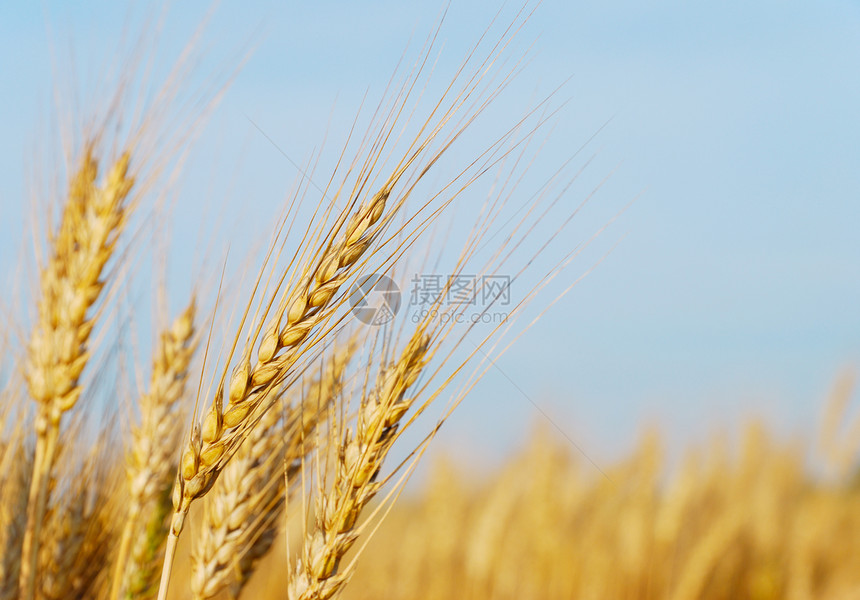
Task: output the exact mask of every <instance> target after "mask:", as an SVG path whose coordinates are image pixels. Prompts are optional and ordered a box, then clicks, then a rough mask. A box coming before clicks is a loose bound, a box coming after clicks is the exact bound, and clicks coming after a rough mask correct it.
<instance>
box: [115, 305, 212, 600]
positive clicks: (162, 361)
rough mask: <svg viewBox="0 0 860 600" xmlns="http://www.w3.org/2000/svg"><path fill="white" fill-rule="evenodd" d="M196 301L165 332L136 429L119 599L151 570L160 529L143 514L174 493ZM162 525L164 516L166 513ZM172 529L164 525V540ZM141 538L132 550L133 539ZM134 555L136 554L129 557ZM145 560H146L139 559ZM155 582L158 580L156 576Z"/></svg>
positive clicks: (117, 583) (118, 561) (154, 511)
mask: <svg viewBox="0 0 860 600" xmlns="http://www.w3.org/2000/svg"><path fill="white" fill-rule="evenodd" d="M194 317H195V302H194V299H192V300H191V302H190V303H189V305H188V307H187V308H186V309H185V311H184V312H183V313H182V314H181V315H180V316H179V317H177V318H176V320H175V321H174V322H173V324H172V326H171V327H170V329H168V330H167V331H164V332H162V333H161V336H160V339H159V341H158V345H157V348H156V350H155V356H154V357H153V363H152V376H151V379H150V385H149V391H148V392H147V393H146V394H144V395H143V396H141V398H140V400H139V406H140V415H141V418H140V425H139V426H138V427H136V428H134V431H133V446H132V449H131V452H130V453H129V454H128V456H127V466H126V470H127V474H128V482H129V496H128V503H127V513H126V515H125V518H124V526H123V531H122V537H121V540H120V545H119V551H118V554H117V559H116V564H115V565H114V570H113V578H112V582H111V598H112V599H113V600H118V599H119V598H121V597H123V595H124V593H125V591H126V590H127V589H129V586H130V585H131V584H132V583H134V584H135V586H136V587H138V588H140V587H141V585H140V583H141V580H143V579H146V577H145V574H149V575H150V576H151V574H152V564H151V562H150V561H151V558H152V555H157V554H158V551H157V548H156V550H155V551H154V552H152V551H151V549H152V548H151V546H152V544H153V543H154V542H156V545H158V543H157V540H155V539H151V538H152V537H158V536H157V530H158V529H159V527H158V524H157V523H156V522H146V521H144V522H141V517H142V516H143V517H146V518H150V515H153V516H155V515H158V513H159V508H160V504H161V503H162V502H163V499H164V498H165V494H166V495H167V498H169V497H170V490H171V488H172V486H173V476H174V474H175V473H176V467H177V465H178V461H177V459H176V456H177V454H178V450H179V444H180V440H181V435H182V428H183V424H182V422H183V415H182V411H181V410H180V404H181V400H182V398H183V396H184V394H185V387H186V383H187V381H188V370H189V367H190V365H191V360H192V358H193V355H194V350H195V347H196V344H195V341H194V330H195V328H194ZM161 521H162V525H163V523H164V519H163V517H162V519H161ZM166 535H167V528H166V527H163V533H162V534H161V536H160V537H161V541H162V542H163V541H164V539H165V538H166ZM133 540H137V542H138V543H137V545H136V548H135V550H134V551H133V552H132V542H133ZM129 558H130V559H131V560H129ZM140 561H143V562H140ZM151 583H152V585H151V586H149V587H151V588H154V587H155V583H156V582H151Z"/></svg>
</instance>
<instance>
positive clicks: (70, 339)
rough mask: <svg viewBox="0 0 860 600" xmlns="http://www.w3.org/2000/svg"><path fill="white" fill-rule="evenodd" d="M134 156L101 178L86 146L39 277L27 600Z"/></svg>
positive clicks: (31, 363) (30, 378) (31, 374)
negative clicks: (63, 428)
mask: <svg viewBox="0 0 860 600" xmlns="http://www.w3.org/2000/svg"><path fill="white" fill-rule="evenodd" d="M130 161H131V157H130V154H128V153H123V154H121V155H120V156H119V158H117V159H116V160H115V161H114V162H113V164H112V165H111V166H110V168H109V170H108V172H107V176H106V177H105V179H104V181H103V182H102V183H101V184H99V183H97V179H98V172H99V167H98V162H97V160H96V158H95V153H94V148H93V146H92V144H88V145H87V146H86V147H85V151H84V154H83V157H82V158H81V162H80V166H79V167H78V170H77V172H76V173H75V175H74V176H73V177H72V180H71V182H70V184H69V193H68V199H67V201H66V204H65V208H64V210H63V214H62V217H61V220H60V225H59V229H58V231H57V234H56V236H55V237H54V238H53V240H52V243H51V252H50V256H49V257H48V262H47V264H46V265H45V266H44V268H43V269H42V272H41V277H40V286H41V297H40V299H39V302H38V308H39V310H38V320H37V322H36V325H35V327H34V328H33V332H32V335H31V337H30V343H29V346H28V352H27V364H26V366H25V368H24V376H25V378H26V380H27V387H28V389H29V391H30V395H31V396H32V398H33V399H34V400H35V401H36V404H37V411H36V423H35V427H36V456H35V461H34V469H33V477H32V480H31V485H30V494H29V500H28V504H27V528H26V532H25V535H24V544H23V559H22V563H21V598H22V599H24V600H31V599H32V598H33V596H34V594H35V581H36V566H37V560H38V554H39V536H40V532H41V527H42V521H43V518H44V515H45V509H46V507H47V505H48V494H49V485H50V483H49V482H50V478H51V471H52V469H53V465H54V462H55V460H56V453H57V445H58V438H59V434H60V420H61V418H62V416H63V413H65V412H66V411H68V410H70V409H71V408H72V407H73V406H74V405H75V403H76V402H77V400H78V398H79V397H80V395H81V387H80V385H79V380H80V377H81V373H82V372H83V370H84V367H86V364H87V360H88V359H89V339H90V334H91V333H92V330H93V326H94V324H95V318H94V316H93V314H92V313H93V310H94V306H95V305H96V303H97V301H98V300H99V297H100V296H101V294H102V290H103V288H104V286H105V282H104V280H103V271H104V269H105V266H106V265H107V263H108V261H109V260H110V258H111V256H112V254H113V251H114V249H115V248H116V245H117V239H118V236H119V234H120V232H121V231H122V229H123V225H124V224H125V222H126V218H127V214H126V212H127V208H128V206H127V203H126V200H127V199H128V198H129V192H130V191H131V189H132V186H133V185H134V175H133V173H132V171H131V170H130Z"/></svg>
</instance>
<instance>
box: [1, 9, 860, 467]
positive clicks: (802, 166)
mask: <svg viewBox="0 0 860 600" xmlns="http://www.w3.org/2000/svg"><path fill="white" fill-rule="evenodd" d="M39 4H41V5H42V6H41V7H39ZM415 4H416V5H417V3H415ZM75 5H76V8H74V9H72V8H68V7H66V6H64V5H63V4H62V3H59V2H52V1H48V2H44V3H36V4H35V5H34V4H31V3H23V2H22V3H5V4H4V5H3V7H2V8H0V103H2V106H3V108H4V110H2V111H0V131H2V132H4V135H3V136H2V137H1V138H0V180H2V181H4V186H3V190H2V191H0V203H2V204H0V207H2V208H0V211H2V212H0V214H2V223H0V235H2V238H0V269H2V274H3V277H4V280H11V279H13V278H14V270H13V265H14V264H15V262H16V260H15V259H16V253H17V252H18V248H19V247H20V245H19V241H20V235H21V230H22V222H23V221H22V219H23V216H22V215H23V214H24V213H25V212H26V211H25V210H24V209H23V207H24V206H25V202H26V198H27V196H26V192H25V190H26V185H25V184H26V180H25V176H24V174H25V173H26V171H25V167H26V166H27V165H31V164H33V156H34V151H33V149H34V148H38V147H44V146H45V145H46V144H54V143H55V141H56V140H55V138H54V137H52V132H51V131H50V130H49V129H50V128H49V127H48V126H47V125H46V123H48V122H49V121H48V117H49V116H50V115H51V110H52V109H51V105H50V92H51V57H50V53H49V51H48V50H47V48H48V46H47V44H46V41H47V40H48V39H53V40H54V45H55V47H58V48H60V49H61V50H58V54H59V56H60V60H59V61H58V62H59V63H62V64H66V65H68V64H73V65H76V72H77V73H79V78H80V84H81V87H82V88H84V90H86V89H87V86H88V84H89V83H91V82H93V81H98V70H97V69H93V68H92V65H94V64H98V61H99V60H104V59H105V57H106V56H110V52H111V50H112V49H114V48H116V47H117V44H118V39H119V36H120V33H119V31H120V27H119V25H120V24H121V23H123V22H124V21H125V20H126V19H130V20H131V22H132V23H137V22H139V16H140V14H139V13H133V14H132V16H131V17H128V13H127V10H126V9H125V8H123V7H119V6H116V5H114V4H113V3H107V2H80V3H75ZM496 6H497V4H496V3H492V2H484V3H480V2H461V1H456V0H455V2H454V3H453V5H452V6H451V8H450V10H449V14H448V17H447V20H446V24H445V26H444V28H443V33H442V37H443V41H444V48H443V54H442V56H441V57H440V59H439V66H438V69H439V70H440V72H444V71H445V69H450V68H452V66H453V65H454V64H455V63H456V61H457V59H458V58H459V55H458V49H460V50H462V48H464V47H466V45H467V44H468V43H470V42H471V41H473V40H474V39H475V36H476V35H477V34H478V33H479V32H480V31H481V29H482V28H483V26H484V25H485V24H486V23H487V22H488V20H489V19H490V18H491V17H492V15H493V14H494V12H495V10H496ZM440 8H441V4H438V5H437V4H436V3H432V2H431V3H423V4H422V5H421V6H413V5H412V3H402V2H380V3H350V2H324V1H323V2H316V3H297V2H285V3H275V2H260V3H255V2H243V3H238V2H230V1H226V0H225V1H224V2H222V3H221V5H220V6H218V7H217V8H216V10H215V13H214V17H213V20H212V23H211V25H210V27H209V28H208V30H207V34H206V36H205V43H204V45H208V46H209V47H210V57H215V58H214V59H212V60H221V59H222V58H223V59H224V60H228V59H229V58H230V57H232V56H235V54H236V53H237V51H239V50H241V49H242V48H246V47H248V45H254V46H255V50H254V52H253V54H252V55H251V57H250V59H249V61H248V63H247V65H246V66H245V68H244V69H243V70H242V72H241V73H240V75H239V76H238V77H237V78H236V80H235V82H234V83H233V85H232V86H231V87H230V89H229V90H228V92H227V94H226V96H225V98H224V100H223V102H222V103H221V105H220V107H219V109H218V111H217V112H216V113H215V114H214V115H213V117H212V118H211V119H210V121H209V123H208V125H207V128H206V133H205V134H204V135H203V136H202V137H201V139H200V142H199V144H198V147H197V148H196V152H197V153H196V155H195V157H196V158H195V159H194V160H193V161H192V164H191V165H190V166H189V174H188V181H189V183H186V185H185V186H184V187H183V188H182V190H183V192H180V194H179V196H180V200H179V203H180V204H179V206H178V207H177V209H176V213H177V217H178V219H179V220H180V222H188V221H192V220H193V219H194V215H195V214H198V213H199V212H200V211H202V210H206V209H205V207H206V206H207V205H210V203H211V197H210V196H208V194H210V193H212V194H214V197H216V198H217V201H218V202H219V203H224V207H225V208H224V210H225V211H226V213H227V214H228V215H234V216H235V217H237V218H238V219H239V221H240V222H242V223H243V224H244V223H245V221H244V220H247V219H248V217H247V215H246V214H244V213H245V212H247V211H243V210H242V207H243V206H247V203H248V202H251V201H253V202H254V203H255V205H256V206H258V207H260V208H261V210H263V212H265V210H269V211H270V212H269V213H268V214H276V211H277V207H278V205H279V202H280V201H282V199H283V197H284V191H285V190H286V188H287V187H288V185H289V184H290V183H291V182H292V181H293V180H294V177H295V170H294V169H293V167H292V166H291V165H290V164H289V163H288V162H286V161H285V159H284V158H283V157H282V156H280V154H278V152H277V151H276V150H274V149H273V148H272V146H271V144H269V142H267V141H266V140H265V139H263V138H262V136H261V135H260V134H259V132H258V131H256V129H255V128H254V127H253V126H252V125H251V124H250V122H249V118H250V119H252V120H253V121H254V122H255V123H257V124H258V125H259V126H260V127H261V128H262V129H264V130H265V131H266V133H267V134H268V135H270V137H272V138H273V139H274V140H276V141H277V142H278V145H279V146H281V147H282V148H283V149H284V150H285V152H287V153H288V154H289V155H290V156H291V157H292V158H293V159H295V160H297V161H299V162H301V161H303V160H306V159H307V157H308V156H310V154H311V153H312V152H313V151H314V149H318V148H319V146H320V143H321V140H322V138H323V136H325V135H327V136H328V140H329V142H328V143H329V144H330V148H331V149H334V148H338V147H339V145H338V144H337V143H336V142H337V140H338V139H339V136H343V135H344V133H345V127H346V126H347V125H348V123H349V121H350V119H351V118H352V116H353V114H354V107H356V106H357V105H358V103H359V102H360V101H361V99H362V97H363V95H364V94H365V93H366V92H367V91H368V90H370V94H371V95H372V94H373V93H374V92H375V93H377V94H379V93H381V91H382V89H383V88H384V85H385V83H386V81H387V78H388V76H389V75H390V73H391V71H392V69H393V68H394V66H395V64H396V61H397V58H398V57H399V56H400V55H401V53H402V52H403V51H404V49H405V48H406V47H407V45H408V44H409V43H410V40H411V41H412V44H413V47H414V45H415V40H420V39H423V36H424V35H425V34H426V33H427V32H428V31H430V29H431V28H432V26H433V24H434V23H435V20H436V19H437V17H438V15H439V11H440ZM206 10H207V6H206V4H204V3H198V2H188V3H176V5H175V6H173V7H172V8H171V9H170V11H169V13H168V18H167V21H166V26H165V29H164V32H163V33H162V37H161V42H160V51H163V52H164V54H165V55H169V54H170V53H171V52H175V51H176V50H177V49H178V48H180V47H181V46H182V45H183V44H184V43H185V41H186V40H187V39H188V36H189V35H190V33H191V32H192V31H193V28H194V26H195V24H196V23H197V22H198V21H199V19H200V17H201V15H203V14H204V13H205V12H206ZM505 10H506V13H505V14H511V7H507V8H506V9H505ZM46 23H50V27H48V26H47V25H46ZM413 32H414V33H413ZM518 43H519V42H518ZM532 43H533V50H532V55H531V61H530V64H529V66H528V69H527V71H526V72H525V73H524V74H523V76H522V77H521V78H520V79H519V80H518V81H517V82H516V85H515V86H513V90H512V91H511V92H510V93H509V94H508V95H507V96H506V97H505V98H504V99H503V100H502V101H501V102H502V104H501V105H500V113H499V114H504V113H505V111H506V110H510V111H511V114H517V112H516V111H522V110H523V107H524V106H527V105H528V103H529V102H534V100H535V98H539V97H541V96H543V95H545V94H547V93H549V92H550V91H551V90H553V89H554V88H555V87H556V86H557V85H559V84H560V83H561V82H563V81H565V80H568V81H567V83H566V84H565V86H564V88H563V90H562V92H561V95H562V96H563V97H564V98H565V99H567V104H566V105H565V107H564V109H563V111H562V112H561V113H560V114H559V116H558V117H557V118H556V119H555V120H554V122H553V130H552V137H551V139H550V141H549V142H548V143H547V146H546V149H545V151H544V153H543V155H542V156H543V158H545V159H546V160H545V161H542V162H541V163H540V164H538V165H537V166H536V167H535V169H534V173H533V175H534V176H535V178H536V179H538V180H539V179H540V177H541V176H544V177H546V176H548V174H549V173H551V172H552V168H553V167H554V166H556V165H557V164H558V162H560V161H561V160H563V159H564V158H566V157H567V156H569V155H570V154H571V153H572V152H573V151H574V150H575V149H576V148H578V147H579V146H580V145H581V144H582V143H584V142H585V141H586V140H587V139H588V138H589V137H591V135H592V134H593V133H595V132H596V131H597V130H598V129H599V128H600V127H601V126H602V125H603V124H604V123H606V122H607V121H609V124H608V125H607V126H606V127H605V128H604V129H602V130H601V132H600V133H599V135H598V136H597V137H596V139H595V140H594V141H593V142H592V143H591V144H590V146H589V148H590V151H592V152H595V153H597V156H596V158H595V160H594V161H593V162H592V164H591V165H590V166H589V168H588V172H587V176H586V179H585V180H584V182H583V185H582V186H581V187H578V188H576V189H575V190H573V191H572V192H571V193H572V194H573V197H572V199H571V201H574V200H576V201H578V200H579V199H581V197H582V195H584V194H585V193H587V190H588V189H590V188H589V186H590V185H592V184H594V183H596V182H597V181H599V180H601V179H602V178H603V177H604V176H605V175H607V174H608V173H610V172H612V177H611V178H610V180H609V182H608V183H607V184H606V185H605V186H604V187H603V188H602V189H601V191H600V193H599V194H598V195H597V197H596V198H595V199H594V200H593V201H592V203H591V204H590V206H589V210H588V211H586V214H584V215H583V217H582V219H581V221H579V222H578V224H577V226H576V227H575V228H574V230H573V232H572V234H571V235H572V236H577V235H578V236H585V235H588V234H589V233H590V232H593V231H594V230H596V229H597V228H599V227H600V226H601V225H602V224H603V223H605V222H606V220H608V219H609V218H611V217H612V216H613V215H614V214H615V213H616V211H618V210H619V209H620V208H621V207H622V206H624V205H625V204H627V203H628V202H629V201H630V200H632V199H634V198H637V200H636V202H635V203H634V204H633V205H632V207H631V208H630V209H629V210H627V211H626V212H625V213H624V214H623V215H622V216H621V217H620V219H619V220H618V221H617V222H616V223H614V224H613V226H612V227H610V228H609V230H608V231H607V232H606V233H605V234H604V235H603V236H601V239H600V241H599V243H598V244H597V248H596V249H595V251H594V253H593V255H586V256H585V257H584V258H583V260H582V261H580V262H578V263H575V264H574V265H572V268H571V270H570V272H569V277H576V276H578V275H579V274H581V273H582V272H584V271H585V270H587V269H588V268H589V267H590V266H592V265H593V263H594V261H596V260H597V259H598V258H599V257H600V256H601V255H602V254H603V253H604V252H606V251H607V250H608V249H609V248H611V247H613V246H615V244H616V243H617V244H618V245H617V247H615V249H614V250H613V251H612V252H611V254H610V255H609V257H608V258H607V259H606V260H605V261H603V262H602V263H601V264H600V265H599V266H598V267H597V268H596V269H595V270H594V271H593V272H592V273H591V274H589V275H588V277H586V279H585V280H584V281H583V282H582V283H581V284H580V285H578V286H577V287H576V288H575V289H574V291H573V292H572V293H571V294H570V295H568V296H567V297H565V298H564V299H563V300H562V301H561V302H559V303H558V304H557V305H556V306H555V307H553V309H552V310H551V311H550V313H549V314H548V315H547V317H546V318H545V319H544V320H543V321H542V322H541V323H539V324H538V325H537V326H535V327H534V328H533V329H532V330H531V331H530V332H529V333H528V334H526V335H525V336H524V337H523V338H522V340H521V341H520V343H519V344H518V345H517V347H515V348H514V349H512V350H511V351H510V352H509V353H508V354H507V355H505V356H504V357H503V358H502V359H500V361H499V366H500V368H501V369H503V370H504V372H505V376H502V375H501V374H499V373H494V372H492V371H491V372H490V373H488V376H487V378H486V379H485V381H484V382H483V383H482V384H481V385H480V386H479V387H478V388H477V389H476V390H475V393H474V394H473V395H472V397H470V398H469V400H468V401H467V402H466V404H464V405H463V406H462V407H461V410H460V411H459V413H458V414H457V415H456V416H455V417H454V418H453V419H452V421H451V423H450V424H449V427H448V429H447V430H446V431H445V433H444V435H443V438H444V439H446V440H448V443H451V444H468V445H470V446H471V447H473V448H477V449H479V451H480V452H482V453H483V454H484V455H485V456H487V457H488V458H490V459H492V458H493V457H494V456H498V455H499V454H501V453H504V452H505V451H506V449H509V448H510V447H511V446H512V445H513V444H514V443H515V442H516V441H517V440H520V439H522V438H523V436H524V435H525V432H526V431H527V429H528V426H527V424H528V423H529V422H531V421H534V422H538V421H540V420H542V419H543V417H542V416H541V415H540V414H539V413H538V411H537V410H535V408H534V406H533V405H532V402H533V403H535V404H537V405H539V406H540V407H541V409H542V410H543V411H544V412H546V413H547V414H549V415H551V417H552V419H553V420H554V421H555V422H556V423H557V424H558V425H559V427H561V428H562V429H564V430H565V431H566V432H567V433H568V435H570V436H571V437H572V438H573V439H575V440H577V442H578V443H579V445H580V446H582V447H583V448H585V449H586V451H588V452H589V453H590V454H593V455H594V456H595V457H598V459H599V458H601V457H604V456H607V455H612V454H614V453H615V450H616V449H618V448H627V447H629V446H630V444H631V443H632V440H633V439H634V437H635V435H636V432H637V431H638V429H639V427H641V425H642V424H643V423H657V424H660V425H662V426H664V428H665V429H666V430H667V432H668V433H669V437H670V439H673V440H675V441H678V442H679V443H680V442H686V441H690V440H693V439H696V438H698V437H700V436H701V435H703V434H704V433H705V432H707V431H710V430H712V429H713V428H715V427H718V426H719V425H720V424H730V423H732V422H735V421H736V420H737V419H739V418H740V417H741V416H743V415H745V414H747V413H759V414H763V415H765V416H766V417H767V418H768V419H769V420H770V421H772V422H774V423H775V424H776V426H777V427H778V428H780V430H782V431H797V430H799V431H810V429H811V427H812V424H814V423H815V419H816V418H817V415H818V414H819V412H820V407H821V402H822V400H823V397H824V396H825V394H826V392H827V390H828V388H829V386H830V384H831V383H832V381H833V379H834V377H835V375H836V374H837V373H838V372H839V371H840V369H842V368H845V367H848V366H852V365H854V366H857V365H858V364H860V309H858V307H860V236H858V233H857V228H858V224H860V119H858V116H857V107H858V106H860V77H858V76H857V74H858V73H860V3H858V2H856V1H854V2H831V1H825V2H817V3H808V2H784V1H781V2H776V1H768V2H756V3H749V2H720V3H716V2H712V3H686V2H670V1H658V2H647V3H645V2H618V1H613V0H604V1H601V2H596V1H594V2H577V1H566V2H565V1H553V0H546V1H544V2H543V3H542V5H541V6H540V7H538V9H537V12H536V13H535V15H534V16H533V18H532V19H531V20H530V22H529V24H528V25H527V27H526V29H525V31H524V33H523V35H522V38H521V45H522V49H523V50H524V49H525V48H526V47H527V46H529V45H530V44H532ZM65 48H74V49H75V53H74V55H73V56H72V55H71V53H67V51H66V50H64V49H65ZM219 178H220V179H219ZM194 182H205V184H206V186H208V187H207V192H206V194H203V195H202V196H203V197H201V194H195V193H193V192H189V191H188V190H195V189H200V187H199V186H198V187H195V186H194ZM231 211H233V212H231ZM232 218H233V217H228V218H227V219H226V221H227V222H228V223H229V225H230V226H227V227H225V226H224V225H223V222H222V231H221V234H222V235H224V236H227V235H228V231H229V230H230V229H232V224H233V222H232V221H231V219H232ZM253 226H257V227H259V226H260V224H259V223H258V224H256V225H254V224H252V227H251V230H253ZM177 227H178V228H179V229H180V230H181V226H177ZM235 229H237V232H236V236H237V239H236V241H235V243H236V244H237V245H241V244H242V243H243V241H242V240H243V239H244V243H249V239H248V238H249V237H253V236H249V235H248V234H247V233H245V234H243V233H241V231H239V228H235ZM246 231H247V230H246ZM194 233H197V230H196V229H195V230H194ZM243 235H245V238H243V237H242V236H243ZM571 241H576V240H573V238H571ZM174 252H176V254H177V259H176V265H177V266H176V267H175V268H174V269H173V270H172V273H173V275H172V276H173V278H174V279H175V283H176V287H177V288H180V289H181V288H182V286H183V285H187V267H186V266H185V262H184V261H185V260H186V258H184V257H187V256H188V255H194V254H195V253H196V252H198V251H197V250H195V249H194V248H183V246H182V242H181V241H179V242H176V241H174ZM183 269H185V272H184V273H183ZM554 289H555V288H554ZM559 289H560V288H559ZM551 291H552V290H551ZM177 302H181V300H178V301H177ZM510 381H514V382H515V383H516V386H515V387H516V388H519V389H515V387H514V386H512V385H511V383H510ZM519 390H522V392H520V391H519ZM521 393H524V394H525V395H526V396H528V397H529V398H530V399H531V402H529V401H528V400H526V399H524V398H523V397H522V396H521Z"/></svg>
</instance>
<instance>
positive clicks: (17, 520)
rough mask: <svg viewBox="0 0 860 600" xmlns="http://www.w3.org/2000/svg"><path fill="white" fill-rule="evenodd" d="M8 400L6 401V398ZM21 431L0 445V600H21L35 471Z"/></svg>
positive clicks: (15, 432)
mask: <svg viewBox="0 0 860 600" xmlns="http://www.w3.org/2000/svg"><path fill="white" fill-rule="evenodd" d="M4 399H5V398H4ZM20 433H21V431H20V429H19V430H17V431H14V432H13V433H12V436H11V439H9V440H6V441H3V442H0V464H4V465H7V467H6V468H4V470H3V471H0V600H14V599H16V598H18V575H19V572H20V567H21V539H22V538H23V537H24V529H25V528H26V526H27V520H26V515H27V490H28V489H29V487H30V476H31V475H32V472H33V453H32V448H30V449H29V450H28V449H27V447H26V446H25V445H24V443H23V440H22V439H21V438H22V437H23V436H21V435H19V434H20Z"/></svg>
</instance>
